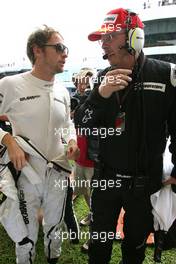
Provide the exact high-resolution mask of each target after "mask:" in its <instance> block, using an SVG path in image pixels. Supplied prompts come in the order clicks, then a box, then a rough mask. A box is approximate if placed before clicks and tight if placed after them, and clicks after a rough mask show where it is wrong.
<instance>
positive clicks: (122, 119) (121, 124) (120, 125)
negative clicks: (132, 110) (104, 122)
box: [115, 112, 125, 132]
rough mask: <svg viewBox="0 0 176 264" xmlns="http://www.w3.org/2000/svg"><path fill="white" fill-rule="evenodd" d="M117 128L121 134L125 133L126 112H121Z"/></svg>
mask: <svg viewBox="0 0 176 264" xmlns="http://www.w3.org/2000/svg"><path fill="white" fill-rule="evenodd" d="M115 127H116V128H119V129H120V131H121V132H123V131H125V112H119V113H118V115H117V117H116V120H115Z"/></svg>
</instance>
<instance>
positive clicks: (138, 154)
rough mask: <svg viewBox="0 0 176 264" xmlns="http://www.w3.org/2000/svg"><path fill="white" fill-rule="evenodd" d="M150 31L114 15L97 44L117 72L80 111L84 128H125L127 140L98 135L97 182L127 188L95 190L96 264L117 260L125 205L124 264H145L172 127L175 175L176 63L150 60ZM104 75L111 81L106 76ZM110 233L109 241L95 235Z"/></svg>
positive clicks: (94, 36)
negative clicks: (146, 41) (147, 40)
mask: <svg viewBox="0 0 176 264" xmlns="http://www.w3.org/2000/svg"><path fill="white" fill-rule="evenodd" d="M143 28H144V25H143V23H142V21H141V20H140V18H139V17H138V15H137V14H135V13H133V12H130V11H129V10H125V9H123V8H119V9H115V10H112V11H110V12H109V13H108V14H107V15H106V17H105V19H104V22H103V24H102V26H101V28H100V27H99V30H97V31H96V32H93V33H91V34H90V35H89V36H88V38H89V40H91V41H98V40H99V41H100V43H101V46H102V49H103V51H104V56H103V58H104V59H107V60H108V62H109V64H110V67H109V68H107V69H105V71H104V72H102V73H101V75H100V76H99V79H101V80H102V81H101V82H100V83H97V85H95V88H94V89H93V91H92V92H91V94H90V95H89V97H88V99H87V100H86V101H85V102H84V104H82V105H81V106H80V107H79V108H77V109H76V111H75V124H76V126H77V127H88V128H89V129H91V128H92V129H93V128H94V127H105V128H113V129H115V128H120V129H121V134H120V135H107V137H106V138H101V137H99V141H100V147H99V156H100V157H99V159H100V162H99V164H98V165H97V164H96V165H95V172H96V173H95V176H96V177H98V178H99V180H106V181H107V183H108V182H112V181H114V182H115V181H116V180H119V181H120V182H121V185H120V187H119V186H118V187H116V186H114V187H113V188H110V187H109V186H108V184H107V185H106V186H107V188H106V189H105V190H102V189H101V188H99V187H97V188H93V191H92V197H91V212H92V217H91V243H90V246H89V264H97V263H99V264H107V263H109V262H110V259H111V252H112V244H113V239H110V238H108V234H109V233H111V232H114V235H115V231H116V223H117V219H118V216H119V214H120V210H121V208H122V207H123V208H124V210H125V215H124V230H123V231H124V236H125V237H124V240H123V242H122V260H121V261H120V263H121V264H122V263H123V264H141V263H142V262H143V260H144V258H145V248H146V243H145V242H146V240H147V237H148V235H149V234H150V232H151V231H152V229H153V216H152V212H151V209H152V206H151V202H150V195H151V194H152V193H154V192H156V191H157V190H159V189H160V188H161V186H162V173H163V172H162V170H163V152H164V149H165V145H166V124H167V125H168V131H169V134H170V136H171V145H170V152H171V153H172V162H173V165H174V167H173V170H172V172H171V176H170V178H169V180H168V181H167V182H165V184H169V183H170V182H173V181H172V180H173V179H174V177H176V167H175V164H176V122H175V120H176V107H175V105H176V87H175V86H176V76H175V70H176V68H175V65H173V64H169V63H166V62H162V61H159V60H158V61H157V60H153V59H148V58H146V57H145V56H144V54H143V51H142V49H143V46H144V31H143ZM103 76H104V78H102V77H103ZM101 232H106V233H107V236H106V237H107V239H106V241H101V239H99V237H97V238H95V237H93V234H95V233H96V234H101Z"/></svg>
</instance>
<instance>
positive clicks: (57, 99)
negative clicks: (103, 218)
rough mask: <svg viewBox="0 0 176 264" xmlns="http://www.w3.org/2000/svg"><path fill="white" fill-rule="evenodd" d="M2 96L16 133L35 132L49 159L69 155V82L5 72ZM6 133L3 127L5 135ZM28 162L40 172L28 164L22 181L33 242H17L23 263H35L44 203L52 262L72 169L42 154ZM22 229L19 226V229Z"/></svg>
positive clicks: (1, 109) (0, 103)
mask: <svg viewBox="0 0 176 264" xmlns="http://www.w3.org/2000/svg"><path fill="white" fill-rule="evenodd" d="M56 89H57V90H56ZM0 99H1V100H0V114H5V115H6V116H7V117H8V119H9V121H10V123H11V125H12V131H13V135H14V136H17V135H22V136H24V137H26V138H30V139H31V141H32V142H33V144H34V145H35V146H36V148H37V149H38V150H39V151H40V152H41V153H42V154H43V155H44V156H45V157H46V158H47V160H54V159H55V157H59V160H60V157H61V158H62V157H64V145H63V144H62V137H63V138H64V139H65V140H66V142H68V141H69V140H70V139H76V136H75V130H74V125H73V123H72V122H71V120H70V111H69V94H68V92H67V90H66V89H65V88H64V87H62V86H61V85H59V86H58V82H57V81H55V82H47V81H42V80H39V79H37V78H35V77H34V76H32V75H31V73H29V72H27V73H23V74H19V75H16V76H11V77H7V78H3V79H2V80H1V81H0ZM64 129H65V130H64ZM5 134H6V132H4V131H2V130H0V140H2V138H3V137H4V135H5ZM58 162H59V161H58ZM28 163H29V165H28V166H27V167H28V168H29V167H32V168H33V169H34V171H35V172H34V174H33V175H30V172H29V170H28V169H26V168H27V167H26V168H24V169H23V170H22V172H21V175H20V177H19V179H18V183H17V185H18V192H19V200H20V209H21V212H22V215H23V219H24V222H25V224H26V228H27V231H28V238H29V239H30V241H31V243H26V244H23V245H19V244H18V243H17V244H16V256H17V263H18V264H31V263H32V262H33V260H34V256H35V244H36V241H37V237H38V227H39V224H38V219H37V212H38V209H39V208H40V207H42V208H43V213H44V218H43V229H44V245H45V254H46V258H47V259H48V262H50V260H51V259H55V258H58V257H59V255H60V245H61V239H60V236H59V235H57V231H58V230H59V229H60V226H61V222H62V219H63V214H64V204H65V199H66V189H67V188H66V184H65V183H66V182H65V180H66V177H67V176H68V173H66V172H64V171H60V172H58V171H56V170H55V169H54V168H52V167H50V166H48V165H49V164H48V165H47V162H46V161H45V160H44V159H42V158H41V157H40V158H39V157H37V156H36V155H30V156H29V161H28ZM60 165H61V166H62V167H65V168H66V167H67V165H68V164H67V162H66V161H63V160H62V161H61V162H60ZM34 175H35V176H34ZM9 221H10V219H9ZM18 232H19V231H18V230H17V229H16V235H18V234H17V233H18ZM29 244H30V245H29Z"/></svg>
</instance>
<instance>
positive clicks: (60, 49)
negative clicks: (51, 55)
mask: <svg viewBox="0 0 176 264" xmlns="http://www.w3.org/2000/svg"><path fill="white" fill-rule="evenodd" d="M43 46H44V47H53V48H54V49H55V50H56V52H58V53H64V52H65V54H66V55H68V48H67V47H66V46H65V45H64V44H62V43H57V44H45V45H43Z"/></svg>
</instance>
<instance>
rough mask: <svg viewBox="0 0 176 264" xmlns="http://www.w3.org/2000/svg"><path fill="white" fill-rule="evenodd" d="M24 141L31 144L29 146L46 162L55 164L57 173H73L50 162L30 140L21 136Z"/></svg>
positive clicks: (54, 163)
mask: <svg viewBox="0 0 176 264" xmlns="http://www.w3.org/2000/svg"><path fill="white" fill-rule="evenodd" d="M20 137H21V138H22V139H24V141H25V142H27V143H28V144H29V146H31V147H32V148H33V149H34V150H35V151H36V152H37V153H38V154H39V155H40V156H41V157H42V158H43V159H44V160H45V161H46V162H47V164H48V163H52V164H53V168H54V169H55V170H57V171H59V172H60V171H65V172H67V173H71V171H70V170H67V169H65V168H63V167H62V166H60V165H59V164H57V163H56V162H54V161H49V160H48V159H47V158H46V157H45V156H44V155H43V154H42V153H41V152H40V151H39V150H38V149H37V148H36V147H35V146H34V145H33V144H32V143H31V142H30V139H29V138H27V137H24V136H20Z"/></svg>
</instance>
